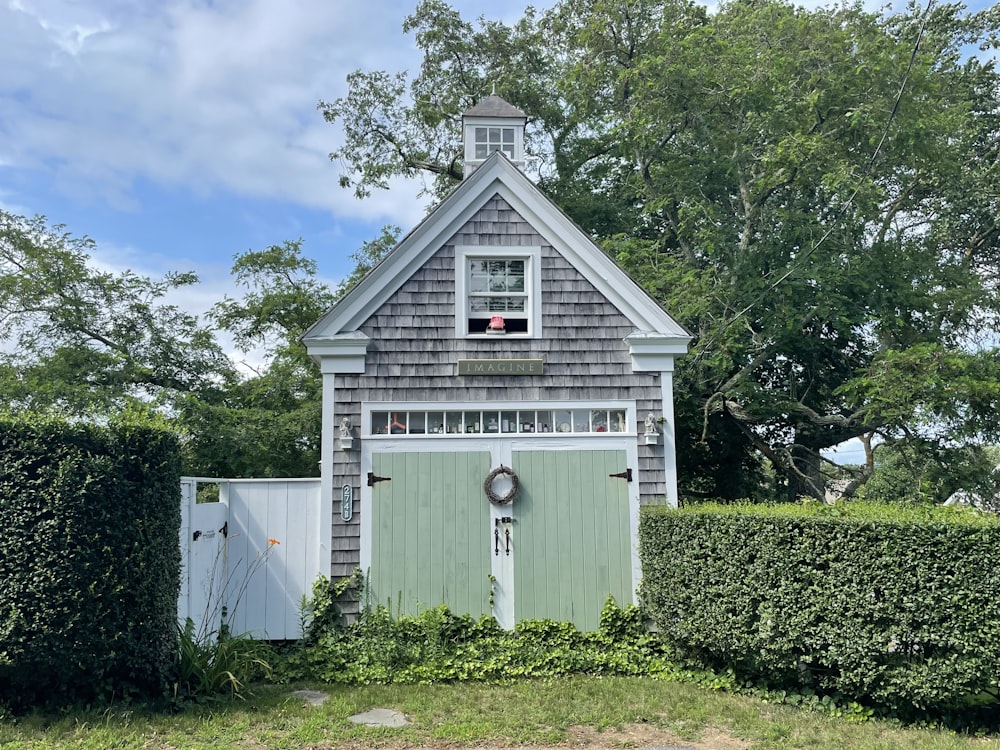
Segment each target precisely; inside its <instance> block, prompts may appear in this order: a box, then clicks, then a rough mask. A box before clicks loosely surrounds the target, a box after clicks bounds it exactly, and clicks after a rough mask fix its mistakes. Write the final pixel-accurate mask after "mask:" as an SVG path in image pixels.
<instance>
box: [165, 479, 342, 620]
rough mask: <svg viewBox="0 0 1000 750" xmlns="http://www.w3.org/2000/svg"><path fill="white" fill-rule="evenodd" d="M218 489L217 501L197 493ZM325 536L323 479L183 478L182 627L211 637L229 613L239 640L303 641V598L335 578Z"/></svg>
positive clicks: (180, 601)
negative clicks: (323, 553)
mask: <svg viewBox="0 0 1000 750" xmlns="http://www.w3.org/2000/svg"><path fill="white" fill-rule="evenodd" d="M212 485H217V486H218V500H217V501H214V502H202V503H199V502H198V501H197V500H198V498H197V495H198V487H199V486H203V488H204V487H211V486H212ZM213 494H214V492H213ZM326 533H327V534H329V533H330V530H329V529H327V530H326ZM321 534H322V529H321V524H320V480H319V479H208V478H202V477H184V478H183V479H182V480H181V532H180V542H181V556H182V561H181V562H182V568H181V593H180V598H179V599H178V602H177V616H178V618H179V620H180V622H181V623H182V624H183V623H184V622H185V620H186V619H187V618H189V617H190V618H191V619H192V621H193V622H194V625H195V629H196V633H197V634H198V635H199V636H200V637H202V638H204V637H209V636H210V635H211V634H212V633H213V632H214V631H216V630H218V628H219V624H220V621H221V617H222V611H223V608H225V610H226V621H227V623H228V625H229V629H230V632H232V633H234V634H243V633H248V634H250V635H252V636H253V637H255V638H260V639H267V640H290V639H295V638H299V637H300V636H301V634H302V632H301V631H302V601H303V598H304V597H308V596H309V595H310V594H311V593H312V586H313V583H314V582H315V581H316V580H317V578H319V577H320V576H324V577H326V576H329V574H330V561H329V559H327V560H325V561H324V560H321V559H320V549H321V546H322V545H321V544H320V535H321Z"/></svg>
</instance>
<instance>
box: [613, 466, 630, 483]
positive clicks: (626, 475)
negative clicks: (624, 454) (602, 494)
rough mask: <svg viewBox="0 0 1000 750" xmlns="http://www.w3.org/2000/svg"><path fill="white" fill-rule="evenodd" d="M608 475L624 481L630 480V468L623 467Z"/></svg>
mask: <svg viewBox="0 0 1000 750" xmlns="http://www.w3.org/2000/svg"><path fill="white" fill-rule="evenodd" d="M608 476H609V477H614V478H615V479H624V480H625V481H626V482H631V481H632V470H631V469H625V471H619V472H618V473H617V474H608Z"/></svg>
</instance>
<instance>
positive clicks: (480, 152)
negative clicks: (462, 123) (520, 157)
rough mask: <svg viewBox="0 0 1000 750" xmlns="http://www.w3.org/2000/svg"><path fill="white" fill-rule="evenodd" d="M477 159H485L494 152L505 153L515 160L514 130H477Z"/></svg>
mask: <svg viewBox="0 0 1000 750" xmlns="http://www.w3.org/2000/svg"><path fill="white" fill-rule="evenodd" d="M475 131H476V132H475V141H474V142H475V156H476V159H485V158H486V157H487V156H489V155H490V154H492V153H493V152H494V151H503V152H504V154H506V155H507V158H509V159H510V160H511V161H513V160H514V128H479V127H477V128H476V129H475Z"/></svg>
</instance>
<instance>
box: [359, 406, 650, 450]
mask: <svg viewBox="0 0 1000 750" xmlns="http://www.w3.org/2000/svg"><path fill="white" fill-rule="evenodd" d="M383 411H401V412H403V411H405V412H421V411H426V412H432V411H497V412H502V411H624V412H625V430H624V431H623V432H559V431H557V430H555V429H553V430H552V431H551V432H544V433H543V432H470V433H441V434H430V433H424V434H416V435H398V434H373V433H372V413H373V412H383ZM636 420H637V417H636V406H635V401H447V402H442V401H366V402H364V403H363V404H362V405H361V434H362V435H363V436H364V438H365V440H376V441H402V442H407V443H409V442H413V441H418V440H433V441H446V440H461V441H465V440H498V439H501V440H532V439H537V440H542V441H546V442H548V441H553V440H554V441H559V440H561V441H574V442H575V441H576V440H580V439H584V440H588V441H589V440H593V439H595V438H596V439H602V440H603V439H611V440H617V439H620V438H633V439H635V438H636V437H637V436H638V434H639V433H638V430H639V425H638V422H637V421H636Z"/></svg>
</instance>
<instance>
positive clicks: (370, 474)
mask: <svg viewBox="0 0 1000 750" xmlns="http://www.w3.org/2000/svg"><path fill="white" fill-rule="evenodd" d="M391 481H392V477H377V476H375V472H373V471H369V472H368V486H369V487H374V486H375V483H376V482H391Z"/></svg>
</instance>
